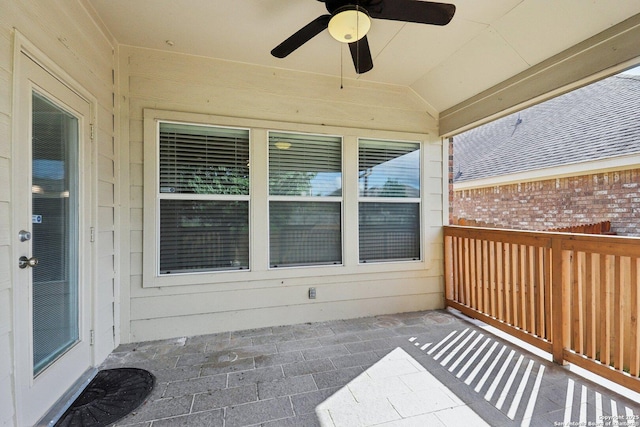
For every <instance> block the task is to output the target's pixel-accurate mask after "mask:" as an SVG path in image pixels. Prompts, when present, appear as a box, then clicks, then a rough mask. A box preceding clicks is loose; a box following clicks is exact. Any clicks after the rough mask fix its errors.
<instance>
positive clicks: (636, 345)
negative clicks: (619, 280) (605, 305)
mask: <svg viewBox="0 0 640 427" xmlns="http://www.w3.org/2000/svg"><path fill="white" fill-rule="evenodd" d="M639 262H640V258H631V262H630V269H631V271H630V275H629V276H630V280H629V285H630V297H629V304H630V310H631V313H632V314H631V322H630V324H629V347H630V348H629V355H630V361H629V373H630V374H631V375H633V376H634V377H637V376H640V322H639V321H638V315H640V299H639V298H638V290H639V288H640V281H639V280H638V279H640V275H639V274H638V270H639V269H640V267H639V266H638V263H639Z"/></svg>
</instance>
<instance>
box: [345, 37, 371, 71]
mask: <svg viewBox="0 0 640 427" xmlns="http://www.w3.org/2000/svg"><path fill="white" fill-rule="evenodd" d="M349 50H350V51H351V58H353V65H354V66H355V67H356V73H358V74H362V73H366V72H367V71H369V70H370V69H372V68H373V59H371V49H369V41H368V40H367V36H364V37H363V38H361V39H360V40H358V41H357V42H353V43H349Z"/></svg>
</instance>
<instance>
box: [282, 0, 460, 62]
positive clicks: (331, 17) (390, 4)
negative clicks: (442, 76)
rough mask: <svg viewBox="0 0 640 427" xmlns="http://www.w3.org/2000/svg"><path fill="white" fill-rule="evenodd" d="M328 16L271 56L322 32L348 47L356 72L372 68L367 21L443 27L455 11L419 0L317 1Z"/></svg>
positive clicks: (286, 50) (304, 30) (303, 29)
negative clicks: (379, 20)
mask: <svg viewBox="0 0 640 427" xmlns="http://www.w3.org/2000/svg"><path fill="white" fill-rule="evenodd" d="M318 1H319V2H321V3H324V4H325V7H326V9H327V11H328V12H329V14H328V15H327V14H325V15H320V16H318V17H317V18H316V19H314V20H313V21H311V22H309V23H308V24H307V25H305V26H304V27H302V28H301V29H299V30H298V31H296V32H295V33H294V34H293V35H291V36H290V37H289V38H288V39H286V40H285V41H283V42H282V43H280V44H279V45H278V46H276V47H275V48H274V49H273V50H272V51H271V54H272V55H273V56H275V57H276V58H285V57H286V56H288V55H289V54H290V53H292V52H293V51H295V50H296V49H298V48H299V47H300V46H302V45H303V44H305V43H306V42H308V41H309V40H311V39H312V38H314V37H315V36H317V35H318V34H320V33H321V32H322V31H324V30H325V29H328V30H329V33H330V34H331V36H332V37H333V38H334V39H336V40H337V41H339V42H341V43H347V44H349V50H350V51H351V57H352V59H353V65H354V66H355V69H356V73H358V74H362V73H366V72H367V71H369V70H371V69H372V68H373V59H372V58H371V49H370V48H369V42H368V40H367V33H368V32H369V29H370V28H371V24H372V23H371V18H374V19H387V20H391V21H401V22H414V23H417V24H429V25H447V24H448V23H449V22H450V21H451V19H452V18H453V15H454V14H455V12H456V7H455V5H453V4H448V3H436V2H430V1H421V0H318Z"/></svg>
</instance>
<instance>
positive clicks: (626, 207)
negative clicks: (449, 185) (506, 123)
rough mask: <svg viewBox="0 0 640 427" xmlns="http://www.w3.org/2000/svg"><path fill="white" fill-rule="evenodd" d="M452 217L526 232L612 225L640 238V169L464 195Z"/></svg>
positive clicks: (456, 197)
mask: <svg viewBox="0 0 640 427" xmlns="http://www.w3.org/2000/svg"><path fill="white" fill-rule="evenodd" d="M453 215H454V216H455V217H457V218H466V219H473V220H476V221H482V222H486V223H493V224H496V225H498V226H501V227H508V228H517V229H525V230H546V229H549V228H558V227H568V226H571V225H576V224H589V223H595V222H601V221H611V231H613V232H615V233H617V234H618V235H622V236H640V169H632V170H626V171H619V172H607V173H598V174H592V175H583V176H577V177H570V178H559V179H549V180H544V181H535V182H523V183H518V184H509V185H503V186H496V187H486V188H478V189H471V190H459V191H455V192H454V200H453Z"/></svg>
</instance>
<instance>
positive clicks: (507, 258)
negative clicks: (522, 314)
mask: <svg viewBox="0 0 640 427" xmlns="http://www.w3.org/2000/svg"><path fill="white" fill-rule="evenodd" d="M511 247H512V245H511V243H505V244H504V245H503V252H504V253H503V263H504V264H503V266H504V272H503V274H502V277H503V278H504V315H505V317H504V320H505V322H507V324H509V325H512V324H513V319H512V310H511V298H512V294H513V283H512V282H511V268H512V266H511Z"/></svg>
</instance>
